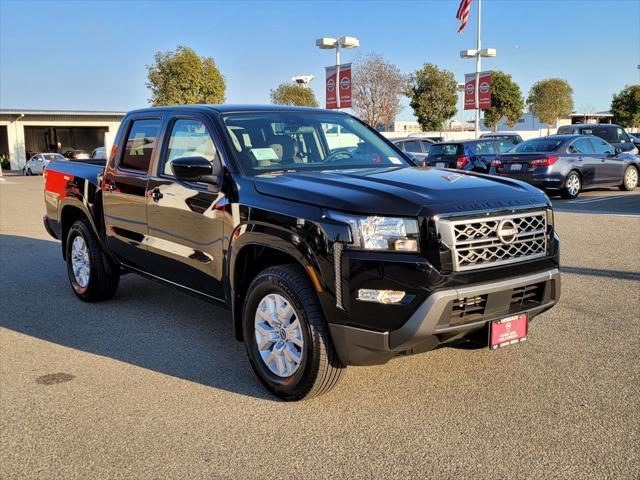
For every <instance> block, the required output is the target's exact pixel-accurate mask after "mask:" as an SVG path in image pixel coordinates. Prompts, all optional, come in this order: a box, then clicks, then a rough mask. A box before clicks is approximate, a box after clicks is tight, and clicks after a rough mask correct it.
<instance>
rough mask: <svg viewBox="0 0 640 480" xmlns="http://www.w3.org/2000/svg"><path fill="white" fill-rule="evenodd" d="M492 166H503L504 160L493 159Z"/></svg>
mask: <svg viewBox="0 0 640 480" xmlns="http://www.w3.org/2000/svg"><path fill="white" fill-rule="evenodd" d="M491 166H492V167H494V168H500V167H502V162H501V161H500V160H491Z"/></svg>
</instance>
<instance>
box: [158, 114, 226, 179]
mask: <svg viewBox="0 0 640 480" xmlns="http://www.w3.org/2000/svg"><path fill="white" fill-rule="evenodd" d="M216 153H217V150H216V146H215V144H214V143H213V140H212V139H211V135H209V132H208V131H207V127H206V126H205V125H204V123H202V122H201V121H200V120H193V119H180V120H176V121H175V122H174V124H173V127H172V128H171V136H170V137H169V146H168V148H167V155H166V158H165V162H164V166H163V173H164V174H165V175H173V172H172V171H171V161H172V160H174V159H176V158H181V157H203V158H205V159H207V160H209V161H210V162H211V161H213V159H214V158H215V157H216Z"/></svg>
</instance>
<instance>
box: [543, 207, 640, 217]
mask: <svg viewBox="0 0 640 480" xmlns="http://www.w3.org/2000/svg"><path fill="white" fill-rule="evenodd" d="M553 211H554V212H559V213H571V214H576V215H608V216H610V217H630V218H640V213H615V212H612V211H611V210H587V211H581V210H567V209H563V208H554V209H553Z"/></svg>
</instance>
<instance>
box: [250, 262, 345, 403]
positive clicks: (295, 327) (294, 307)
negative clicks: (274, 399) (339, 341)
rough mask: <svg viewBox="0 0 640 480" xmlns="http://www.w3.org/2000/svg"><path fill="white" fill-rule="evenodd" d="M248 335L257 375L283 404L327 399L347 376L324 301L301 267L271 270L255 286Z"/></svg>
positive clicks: (285, 266)
mask: <svg viewBox="0 0 640 480" xmlns="http://www.w3.org/2000/svg"><path fill="white" fill-rule="evenodd" d="M242 330H243V336H244V343H245V348H246V351H247V356H248V357H249V362H250V363H251V367H252V368H253V371H254V372H255V374H256V375H257V377H258V378H259V379H260V381H261V382H262V383H263V385H264V386H265V387H267V389H268V390H269V391H271V392H272V393H273V394H274V395H276V396H278V397H280V398H281V399H283V400H287V401H295V400H302V399H304V398H310V397H313V396H316V395H320V394H323V393H325V392H327V391H329V390H330V389H331V388H333V387H334V386H335V385H336V384H337V383H338V380H339V379H340V377H341V375H342V373H343V371H344V370H345V367H344V365H342V363H341V362H340V360H339V358H338V356H337V354H336V351H335V349H334V346H333V342H332V341H331V337H330V336H329V330H328V327H327V323H326V321H325V319H324V315H323V314H322V309H321V308H320V304H319V302H318V298H317V296H316V294H315V292H314V290H313V288H312V286H311V284H310V282H309V280H308V278H307V277H306V275H305V273H304V271H303V270H302V269H301V268H299V267H298V266H296V265H281V266H277V267H271V268H267V269H266V270H263V271H262V272H261V273H259V274H258V276H257V277H256V278H255V279H254V280H253V282H252V283H251V286H250V287H249V290H248V292H247V295H246V300H245V303H244V309H243V319H242Z"/></svg>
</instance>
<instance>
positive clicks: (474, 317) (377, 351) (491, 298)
mask: <svg viewBox="0 0 640 480" xmlns="http://www.w3.org/2000/svg"><path fill="white" fill-rule="evenodd" d="M559 298H560V272H559V270H558V269H557V268H553V269H550V270H546V271H543V272H539V273H535V274H531V275H525V276H519V277H513V278H509V279H505V280H496V281H491V282H486V283H479V284H476V285H472V286H465V287H460V288H449V289H444V290H437V291H435V292H434V293H432V294H431V295H430V296H429V297H427V299H426V300H424V301H423V302H422V304H420V306H419V307H418V308H417V310H416V311H415V312H414V313H413V314H412V315H411V316H410V317H409V319H408V320H407V321H406V322H405V323H404V325H402V326H401V327H400V328H398V329H395V330H389V331H383V332H379V331H374V330H368V329H364V328H358V327H353V326H348V325H341V324H337V323H330V324H329V330H330V332H331V337H332V339H333V343H334V345H335V347H336V350H337V352H338V355H339V357H340V359H341V360H342V362H343V363H345V364H346V365H378V364H382V363H386V362H387V361H389V360H390V359H391V358H393V357H395V356H398V355H408V354H415V353H422V352H426V351H429V350H433V349H434V348H436V347H438V346H440V345H444V344H448V343H452V342H455V341H458V340H462V339H475V340H480V341H486V340H487V336H486V335H487V333H486V332H487V331H488V323H489V322H491V321H492V320H496V319H499V318H504V317H507V316H510V315H514V314H518V313H527V314H528V316H529V320H531V319H533V318H534V317H535V316H536V315H538V314H540V313H542V312H544V311H545V310H548V309H550V308H551V307H552V306H553V305H555V304H556V303H557V302H558V300H559ZM467 305H473V307H472V308H471V309H470V311H472V313H470V314H469V315H467V316H466V317H465V312H466V308H467ZM477 305H481V306H482V308H481V309H480V308H479V307H477Z"/></svg>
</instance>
